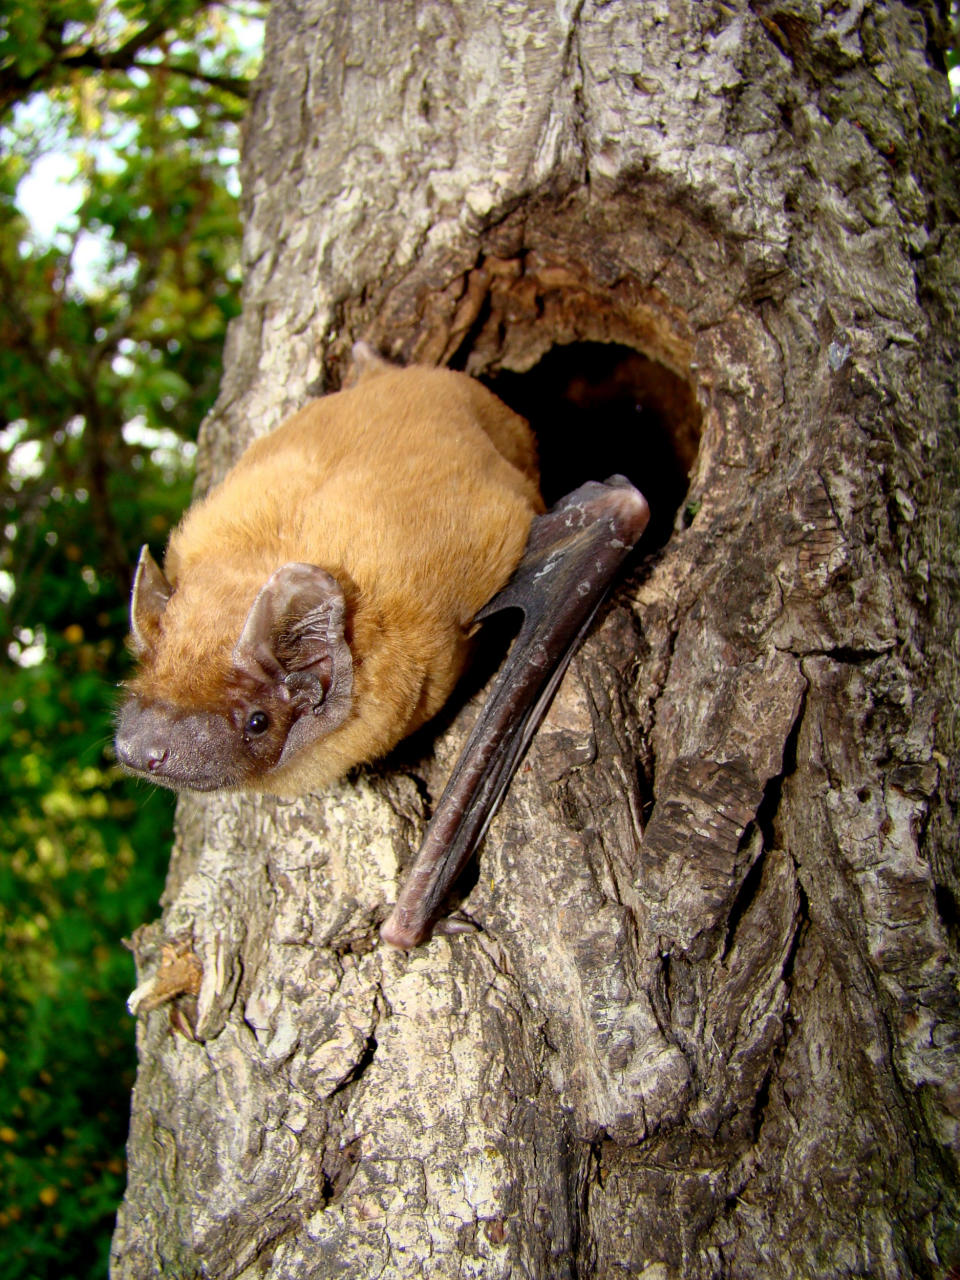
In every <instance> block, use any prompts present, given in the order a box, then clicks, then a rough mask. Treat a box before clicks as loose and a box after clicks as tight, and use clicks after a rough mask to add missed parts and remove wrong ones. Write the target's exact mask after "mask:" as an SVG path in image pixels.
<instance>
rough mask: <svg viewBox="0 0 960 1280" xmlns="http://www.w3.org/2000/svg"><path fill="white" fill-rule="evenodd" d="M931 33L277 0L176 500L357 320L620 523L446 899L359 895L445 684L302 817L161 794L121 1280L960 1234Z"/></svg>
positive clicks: (789, 1) (403, 832) (432, 784)
mask: <svg viewBox="0 0 960 1280" xmlns="http://www.w3.org/2000/svg"><path fill="white" fill-rule="evenodd" d="M940 16H941V15H938V11H937V9H936V6H935V5H934V4H932V3H928V4H915V5H909V6H908V5H906V4H899V3H886V4H882V3H877V2H875V3H871V2H870V0H840V2H839V3H832V4H828V3H826V0H770V2H769V3H768V2H767V0H752V2H751V3H749V4H748V3H744V2H743V0H732V2H731V3H721V2H720V0H716V2H713V0H707V2H701V3H697V2H696V0H650V2H648V3H645V4H636V3H629V2H628V0H607V2H606V3H604V2H602V0H578V2H577V3H574V2H573V0H569V2H565V3H552V2H551V3H547V2H546V0H496V2H491V3H487V4H483V5H481V4H466V3H456V2H455V0H433V2H432V3H431V2H429V0H417V2H415V0H391V3H390V4H387V5H380V4H375V3H365V4H359V3H356V2H355V0H299V2H296V0H278V2H277V3H276V5H275V7H274V9H273V12H272V15H271V20H270V24H269V28H268V38H267V48H266V54H265V59H264V68H263V73H262V77H261V80H260V84H259V90H258V93H257V97H256V101H255V104H254V107H253V110H252V116H251V119H250V122H249V131H248V135H247V145H246V160H245V164H246V171H245V191H246V203H247V212H248V217H247V232H246V241H245V254H246V263H245V270H246V285H245V289H246V292H245V304H244V311H243V316H242V318H241V319H240V320H239V321H238V322H237V323H236V325H235V327H234V328H233V330H232V334H231V340H230V344H229V352H228V364H227V373H226V377H225V381H224V387H223V393H222V396H221V400H220V403H219V407H218V410H217V412H216V414H215V415H214V418H213V419H212V421H211V422H210V423H209V424H208V427H207V430H206V436H205V450H204V462H203V466H204V472H203V479H204V481H208V480H209V479H211V478H215V477H216V476H217V475H219V474H221V473H222V471H223V469H224V468H225V467H226V465H228V463H229V462H230V461H231V460H232V459H233V458H234V457H236V455H237V454H238V453H239V451H240V450H241V448H242V447H243V446H244V445H245V444H246V443H247V442H248V440H249V439H250V438H252V437H253V436H254V435H258V434H260V433H262V432H265V431H267V430H269V429H270V428H271V427H273V426H275V425H276V424H277V423H279V422H280V421H281V420H282V419H283V417H284V416H286V414H287V413H289V412H290V411H291V410H292V409H294V408H295V407H297V406H299V405H300V404H301V403H303V401H304V400H305V399H306V398H307V397H308V396H309V395H310V394H316V393H318V392H322V391H324V390H330V389H334V388H335V387H336V386H337V385H338V384H339V382H340V380H341V379H342V377H343V376H344V374H345V372H346V370H347V367H348V364H349V349H350V345H351V343H352V342H353V341H355V340H356V339H358V338H365V339H366V340H367V341H368V342H370V343H371V344H372V345H373V346H374V347H376V348H378V349H379V350H380V351H381V352H383V353H384V354H385V355H388V356H390V357H392V358H395V359H397V360H400V361H403V362H407V363H410V362H420V363H446V364H450V365H453V366H454V367H458V368H463V369H466V371H467V372H469V373H471V374H475V375H477V376H479V377H482V378H484V379H485V380H487V381H488V383H489V385H491V386H492V387H493V388H494V390H496V391H498V393H499V394H501V395H503V396H504V398H505V399H507V400H508V401H509V402H511V403H513V404H514V405H516V406H517V407H519V408H521V410H522V411H525V412H527V413H528V414H529V415H530V416H531V417H532V420H533V423H534V426H535V428H536V430H537V433H538V437H539V441H540V448H541V453H542V459H543V467H544V479H545V487H546V488H547V495H546V496H547V497H548V499H552V498H555V497H556V496H557V493H558V492H559V491H561V490H562V489H564V488H571V487H573V485H575V484H576V483H579V482H580V481H581V480H585V479H588V478H600V477H601V476H602V475H604V474H607V473H609V472H611V471H622V472H625V473H626V474H628V475H630V477H631V478H632V479H633V480H634V481H635V482H636V483H637V484H638V485H639V487H640V488H641V489H643V490H645V492H646V493H647V495H648V497H649V499H650V501H651V505H652V506H653V507H654V512H655V517H656V523H655V531H654V534H653V537H652V539H651V540H650V542H649V544H646V553H645V554H643V555H641V556H640V557H639V558H637V559H636V560H635V561H634V562H633V567H632V569H631V571H630V572H629V573H628V574H627V575H626V577H625V579H624V580H623V581H622V583H621V584H620V586H619V588H618V590H617V591H616V592H615V595H614V599H613V602H612V603H611V604H610V606H609V607H608V608H607V609H606V610H605V612H604V614H603V615H602V617H601V619H600V621H599V622H598V623H597V625H596V626H595V627H594V629H593V632H592V634H591V636H590V637H589V639H588V641H587V642H586V644H585V646H584V648H583V649H582V651H581V653H580V655H579V657H578V658H577V659H576V660H575V661H574V664H573V666H572V667H571V669H570V671H569V672H568V674H567V676H566V678H565V680H564V682H563V685H562V687H561V689H560V691H559V693H558V696H557V698H556V700H555V702H554V705H553V708H552V710H551V712H550V715H549V717H548V719H547V721H546V722H545V724H544V726H543V728H542V730H541V731H540V733H539V735H538V736H537V738H536V739H535V741H534V743H533V745H532V747H531V749H530V751H529V754H528V757H527V761H526V764H525V766H524V767H523V769H522V771H521V773H520V774H519V775H518V777H517V779H516V781H515V783H514V785H513V787H512V789H511V791H510V794H509V796H508V798H507V800H506V802H505V803H504V805H503V808H502V810H501V812H500V814H499V817H498V818H497V819H496V821H495V822H494V824H493V826H492V828H491V830H490V833H489V835H488V836H487V839H486V841H485V843H484V846H483V848H482V850H481V856H480V859H479V878H478V879H476V881H475V883H473V884H472V885H470V884H464V885H462V886H461V889H462V892H463V894H464V895H465V900H464V908H465V911H466V912H467V913H468V914H469V916H470V918H471V919H472V920H474V921H475V922H476V924H477V931H476V932H475V933H473V934H469V935H459V936H455V937H452V938H445V937H437V938H434V940H433V941H431V942H430V943H429V945H427V946H425V947H423V948H421V949H419V950H416V951H414V952H412V953H411V954H409V955H405V954H401V953H398V952H396V951H393V950H391V949H390V948H388V947H385V946H384V945H382V944H381V943H380V942H379V940H378V935H377V924H378V922H379V921H381V920H382V919H383V918H384V916H385V914H386V911H387V908H388V906H389V904H391V903H392V902H393V901H394V900H395V898H396V894H397V888H398V883H399V881H400V878H401V876H402V870H403V867H404V866H405V865H406V864H407V863H408V862H409V860H410V858H411V856H412V852H413V851H414V850H415V849H416V847H417V844H418V841H419V838H420V836H421V834H422V832H423V828H424V824H425V820H426V818H427V817H428V816H429V812H430V809H431V807H432V804H433V802H434V800H435V799H436V797H437V796H438V795H439V791H440V789H441V787H442V784H443V781H444V779H445V777H446V775H447V773H448V772H449V769H450V767H451V765H452V762H453V760H454V758H455V756H456V753H457V751H458V750H459V747H460V746H461V745H462V743H463V740H464V738H465V736H466V733H467V730H468V728H469V725H470V723H471V721H472V719H473V717H474V715H475V714H476V708H477V705H478V702H479V699H478V698H476V697H475V698H473V699H468V698H467V697H466V695H464V696H462V697H461V698H460V700H459V701H458V702H456V704H455V705H454V706H453V707H452V708H451V710H450V711H449V713H448V714H446V715H445V716H444V717H443V719H442V721H441V723H439V724H436V723H435V724H433V725H432V726H430V727H428V730H427V731H426V732H423V733H421V734H420V735H418V736H417V738H416V739H415V740H412V741H411V742H409V743H407V744H405V745H404V746H403V747H402V748H401V749H400V750H399V751H398V752H396V753H395V754H394V756H393V757H392V758H391V759H389V760H388V761H386V762H384V763H382V764H381V765H379V766H377V767H375V768H370V769H367V770H363V771H361V772H360V773H359V774H358V775H357V776H353V777H351V778H349V779H347V780H346V781H344V782H343V783H341V784H340V785H338V786H336V787H333V788H331V789H330V790H329V791H328V792H326V793H325V794H323V795H318V796H314V797H310V798H308V799H305V800H304V801H303V802H301V803H296V804H294V803H281V802H274V801H263V802H256V801H253V800H251V799H249V798H243V797H236V796H221V797H213V798H195V799H185V800H184V801H183V803H182V805H181V809H180V816H179V837H178V842H177V847H176V850H175V853H174V857H173V863H172V866H171V871H170V878H169V883H168V886H167V890H166V895H165V899H164V911H163V916H162V919H161V920H160V921H159V922H158V923H156V924H154V925H150V926H148V927H145V928H144V929H142V930H141V931H140V932H139V934H138V937H137V939H136V950H137V959H138V963H139V966H140V974H141V978H142V979H143V980H144V983H145V986H144V990H145V991H147V993H148V998H147V999H144V1000H143V1001H142V1003H141V1006H140V1008H141V1014H142V1017H141V1024H140V1044H139V1048H140V1071H139V1076H138V1081H137V1086H136V1091H135V1094H134V1102H133V1119H132V1132H131V1138H130V1148H129V1154H130V1179H129V1187H128V1191H127V1196H126V1200H125V1201H124V1204H123V1206H122V1208H121V1211H120V1217H119V1224H118V1228H117V1234H116V1238H115V1245H114V1269H113V1275H114V1276H115V1277H116V1278H117V1280H121V1278H122V1280H128V1278H133V1277H137V1278H140V1277H148V1276H155V1275H160V1274H163V1275H172V1276H177V1277H189V1276H199V1275H203V1276H209V1277H217V1278H218V1280H227V1278H233V1277H244V1280H250V1278H252V1277H271V1278H273V1280H293V1278H294V1277H296V1278H300V1277H303V1278H304V1280H306V1278H308V1277H309V1278H311V1280H313V1278H318V1280H319V1278H320V1277H323V1278H324V1280H326V1278H328V1277H331V1278H332V1277H344V1278H347V1277H349V1278H351V1280H355V1278H357V1277H364V1278H365V1277H368V1276H369V1277H372V1276H380V1277H384V1278H387V1277H389V1278H391V1280H393V1278H399V1277H408V1276H409V1277H415V1276H429V1277H452V1276H472V1277H490V1278H493V1277H498V1278H500V1277H520V1276H525V1277H537V1278H541V1280H554V1278H557V1277H579V1278H580V1280H583V1278H584V1277H616V1276H627V1275H632V1276H644V1277H646V1280H667V1278H669V1277H683V1278H688V1277H689V1278H700V1277H704V1278H706V1277H721V1276H731V1277H744V1276H763V1277H771V1276H772V1277H798V1278H801V1277H802V1278H807V1277H822V1276H848V1275H849V1276H852V1275H864V1276H867V1275H869V1276H871V1277H889V1278H890V1280H893V1278H894V1277H902V1276H913V1275H916V1276H929V1277H934V1276H943V1275H944V1274H945V1273H946V1271H947V1270H948V1269H949V1268H950V1267H951V1266H957V1265H958V1264H960V1235H958V1226H957V1224H958V1200H960V1191H958V1179H957V1160H958V1155H960V1132H958V1121H960V1085H958V1080H960V1076H958V1071H957V1057H956V1053H955V1045H956V1041H957V1035H958V1026H960V1020H958V1016H957V1004H958V1001H957V968H956V955H957V945H958V937H960V934H958V912H957V902H958V899H960V884H958V867H957V864H956V859H955V850H956V847H957V834H958V833H957V826H958V819H957V805H958V802H960V786H958V776H957V736H958V717H957V712H956V706H957V700H958V693H960V657H958V651H957V646H956V643H955V630H956V618H957V613H956V608H957V602H958V591H957V554H958V553H957V548H958V520H957V515H958V485H957V461H956V459H957V448H958V427H957V405H956V400H955V398H954V393H955V384H954V378H955V372H954V370H955V367H956V362H957V358H958V342H957V332H958V327H957V322H956V321H957V299H958V297H960V278H958V277H960V271H958V261H960V236H958V233H957V227H956V223H955V218H954V208H953V206H952V205H951V204H950V201H951V200H952V198H953V197H952V195H951V194H950V189H949V186H948V184H949V182H950V180H951V169H952V167H953V165H954V164H955V161H956V156H955V154H954V153H953V152H952V151H951V150H950V149H949V148H950V147H952V145H953V144H952V141H951V138H950V135H949V131H948V129H947V127H946V124H945V121H946V117H947V112H948V96H947V88H946V79H945V77H944V75H943V73H942V57H941V51H940V47H939V44H938V41H940V39H941V38H942V31H940V30H939V28H938V25H937V24H938V22H939V20H940ZM688 475H689V478H688ZM688 486H689V487H688ZM176 956H179V957H180V958H181V960H180V963H181V965H183V964H186V966H187V969H188V970H189V973H190V974H193V977H192V978H189V977H188V979H185V980H183V981H178V980H177V979H176V978H173V979H171V978H170V974H171V973H172V972H174V971H176V969H177V964H176V962H175V957H176ZM158 970H159V972H160V975H161V977H160V980H159V982H158V979H157V976H156V975H157V972H158ZM201 973H202V976H201ZM164 975H166V979H165V978H164ZM164 980H167V985H166V987H164ZM191 991H192V992H193V993H194V994H191ZM177 992H179V993H180V994H176V993H177ZM142 994H143V993H142V992H141V995H142ZM172 995H173V996H175V998H173V999H171V998H170V997H171V996H172ZM164 997H167V999H166V1003H160V1001H161V1000H162V999H163V998H164ZM147 1010H150V1011H149V1012H148V1011H147ZM172 1032H173V1033H172Z"/></svg>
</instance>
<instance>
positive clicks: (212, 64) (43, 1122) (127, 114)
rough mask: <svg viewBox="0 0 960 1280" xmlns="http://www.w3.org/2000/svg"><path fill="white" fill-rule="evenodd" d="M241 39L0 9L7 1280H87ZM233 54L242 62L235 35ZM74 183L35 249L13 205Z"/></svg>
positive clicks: (208, 378) (227, 303) (98, 1247)
mask: <svg viewBox="0 0 960 1280" xmlns="http://www.w3.org/2000/svg"><path fill="white" fill-rule="evenodd" d="M251 33H255V28H254V27H252V26H251V25H250V23H249V22H240V21H239V20H238V19H237V17H236V15H231V14H230V13H228V12H227V11H226V10H225V9H223V8H221V7H217V6H214V5H210V4H202V3H196V0H173V2H169V3H161V2H159V0H114V2H113V3H102V4H94V3H88V2H85V0H54V2H51V3H34V4H14V5H12V6H4V7H3V8H2V9H0V112H2V111H6V116H5V122H4V124H3V127H2V129H0V403H2V404H3V406H4V411H5V419H4V423H3V425H2V427H0V486H2V493H0V502H2V506H3V518H2V520H0V634H2V636H3V644H2V651H0V794H2V796H3V802H4V820H3V822H2V823H0V1027H2V1047H0V1188H2V1194H0V1231H2V1234H3V1236H4V1250H3V1252H4V1274H5V1275H7V1276H9V1277H11V1278H14V1280H15V1278H17V1277H23V1280H27V1278H29V1280H37V1278H38V1277H41V1276H47V1275H49V1276H57V1277H58V1280H69V1278H70V1277H77V1280H81V1278H82V1280H87V1278H88V1277H91V1276H95V1275H98V1274H99V1275H102V1274H105V1270H106V1255H107V1249H108V1246H109V1236H110V1232H111V1229H112V1224H113V1218H114V1214H115V1212H116V1205H117V1202H118V1200H119V1197H120V1194H121V1192H122V1188H123V1179H124V1165H123V1143H124V1139H125V1137H126V1128H127V1119H128V1115H129V1101H128V1097H129V1089H130V1085H131V1083H132V1078H133V1066H134V1056H133V1022H132V1020H131V1019H130V1017H129V1016H128V1015H127V1013H126V1010H125V1006H124V1000H125V997H126V995H127V994H128V992H129V991H130V989H131V988H132V986H133V980H134V974H133V966H132V962H131V960H130V957H129V954H128V953H127V952H126V950H125V949H124V948H123V946H122V942H121V939H122V938H123V937H124V936H125V935H128V934H129V933H130V932H132V930H133V929H134V928H135V927H136V926H137V925H138V924H139V923H141V922H142V921H144V920H146V919H150V918H151V917H152V916H153V915H155V914H156V903H157V898H158V896H159V891H160V887H161V884H162V875H163V871H164V869H165V866H166V861H167V856H168V850H169V844H170V837H171V821H172V803H171V798H170V797H169V796H167V795H165V794H161V793H159V792H156V791H153V790H151V789H148V788H144V787H142V786H140V785H138V784H134V783H132V782H131V781H129V780H128V779H125V778H123V777H121V776H120V775H119V773H118V771H117V769H116V767H115V765H114V762H113V758H112V754H111V736H112V733H111V717H112V704H113V701H114V686H115V685H116V683H117V682H118V681H119V680H122V678H123V677H124V675H125V673H126V671H127V666H128V659H127V657H126V653H125V649H124V644H123V638H124V634H125V631H126V608H127V604H126V602H127V595H128V590H129V582H130V576H131V571H132V567H133V561H134V559H135V557H136V554H137V552H138V549H139V546H140V544H141V543H142V542H144V541H150V542H151V543H152V544H153V545H154V549H155V550H156V551H158V552H159V549H160V547H161V546H162V544H163V542H164V541H165V539H166V536H167V533H168V531H169V528H170V526H171V524H172V523H173V522H174V521H175V520H176V518H177V517H178V515H179V513H180V511H181V510H182V509H183V507H184V506H185V505H186V502H187V500H188V498H189V490H190V483H191V460H192V453H193V448H194V446H193V443H192V442H193V441H194V440H195V438H196V432H197V427H198V425H199V422H200V420H201V418H202V416H203V414H204V413H205V412H206V411H207V409H208V408H209V407H210V405H211V404H212V401H213V398H214V396H215V394H216V389H217V385H218V382H219V377H220V359H221V349H222V344H223V338H224V332H225V329H226V325H227V322H228V321H229V319H230V318H231V317H232V316H233V315H235V314H236V312H237V310H238V308H239V299H238V278H239V271H238V260H239V223H238V210H237V186H236V178H235V172H234V166H235V160H236V147H237V145H238V126H239V121H240V119H241V116H242V112H243V106H244V103H243V92H244V87H245V83H246V82H245V80H244V77H245V76H247V75H249V73H250V69H251V68H250V64H251V57H252V56H251V53H250V49H249V46H250V44H251V43H252V39H251ZM244 42H246V47H245V43H244ZM51 157H52V158H53V161H54V163H55V166H56V167H58V168H59V171H60V172H62V173H64V174H65V175H66V177H67V178H68V179H69V181H68V182H67V183H61V185H60V187H59V188H57V187H56V186H51V187H49V189H48V193H47V201H48V203H52V204H56V203H60V204H62V211H61V212H60V213H59V216H58V217H57V218H56V219H51V224H52V229H51V230H50V232H49V234H48V235H47V236H46V237H44V236H41V235H39V234H37V233H36V232H35V231H34V230H33V229H32V227H31V224H30V222H29V221H28V219H27V218H26V217H25V215H24V213H23V212H22V209H21V207H20V203H19V202H21V201H22V198H23V195H24V192H26V191H27V190H28V189H29V186H30V183H31V182H35V181H36V179H37V175H38V174H42V173H43V172H44V165H49V164H50V159H51Z"/></svg>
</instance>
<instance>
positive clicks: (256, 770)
mask: <svg viewBox="0 0 960 1280" xmlns="http://www.w3.org/2000/svg"><path fill="white" fill-rule="evenodd" d="M177 603H178V602H177V601H176V591H175V588H174V587H172V586H171V585H170V584H169V583H168V582H167V580H166V578H165V577H164V575H163V573H162V571H161V570H160V568H159V567H158V566H157V565H156V563H155V562H154V560H153V559H152V558H151V556H150V553H149V551H148V550H147V548H146V547H144V549H143V551H142V552H141V554H140V562H139V564H138V565H137V574H136V578H135V579H134V586H133V595H132V598H131V605H130V630H131V643H132V647H133V649H134V651H135V653H136V654H137V656H138V657H139V659H140V664H141V670H140V674H139V675H138V677H137V678H136V679H135V680H134V681H133V682H132V683H131V686H130V688H129V689H128V692H127V697H126V699H125V701H124V703H123V705H122V707H121V709H120V714H119V719H118V723H117V733H116V749H117V759H118V760H119V761H120V764H121V765H123V767H124V768H125V769H127V770H128V771H129V772H131V773H135V774H138V775H140V776H142V777H145V778H149V780H150V781H151V782H156V783H158V784H160V785H161V786H165V787H171V788H173V789H175V790H181V789H187V790H193V791H217V790H222V789H234V788H246V787H253V788H258V789H259V788H262V789H266V790H269V779H270V775H271V774H272V773H274V772H275V771H277V770H279V769H281V768H283V767H285V766H286V765H288V764H289V763H290V761H291V760H292V759H293V758H294V757H296V756H297V755H299V754H300V753H301V752H302V751H304V750H306V749H307V748H309V747H311V746H313V745H314V744H315V743H316V742H317V741H318V740H320V739H322V738H324V737H326V735H327V734H329V733H330V732H331V731H332V730H333V729H335V728H337V726H338V725H340V724H341V723H342V722H343V721H344V720H345V719H346V717H347V715H348V713H349V711H350V707H351V701H352V692H353V661H352V657H351V653H350V648H349V645H348V644H347V641H346V639H345V637H344V613H345V606H344V597H343V592H342V590H341V588H340V585H339V583H338V582H337V580H336V578H334V577H332V576H331V575H330V574H329V573H327V572H326V571H325V570H323V569H320V568H318V567H317V566H316V565H310V564H286V565H283V566H282V567H281V568H279V569H277V570H276V572H275V573H273V574H271V576H270V577H269V578H268V579H267V581H266V582H265V583H264V584H263V586H262V587H261V588H260V590H259V592H258V593H257V595H256V598H255V599H254V601H253V604H252V605H251V606H250V609H249V612H248V614H247V616H246V620H245V622H244V624H243V627H242V629H241V631H240V635H239V638H238V639H237V640H236V642H235V644H234V645H233V647H232V650H230V649H229V646H228V647H227V650H226V655H225V656H224V655H221V656H220V659H219V661H217V662H214V661H212V660H211V662H210V664H209V665H210V667H211V671H210V672H209V673H208V678H207V679H206V681H205V682H204V681H203V680H200V679H198V672H197V671H195V670H190V669H189V668H190V666H191V662H190V659H189V658H185V657H184V656H183V655H184V652H186V650H185V648H184V645H183V632H184V629H185V617H184V611H183V610H181V611H179V615H180V616H178V609H177ZM214 621H215V620H214ZM189 625H190V622H189V616H188V615H187V617H186V627H187V628H189ZM203 625H209V619H206V620H201V619H199V618H198V619H196V627H197V628H198V629H199V628H201V626H203ZM178 644H179V646H180V647H179V651H178V652H177V653H171V650H173V649H175V648H176V647H177V645H178ZM221 647H222V646H221ZM202 661H203V659H202V658H201V659H196V660H194V663H193V664H192V665H196V664H197V662H200V663H202ZM214 668H216V669H215V670H214ZM199 688H202V689H203V690H204V693H203V696H202V697H199V696H198V694H197V690H198V689H199Z"/></svg>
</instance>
